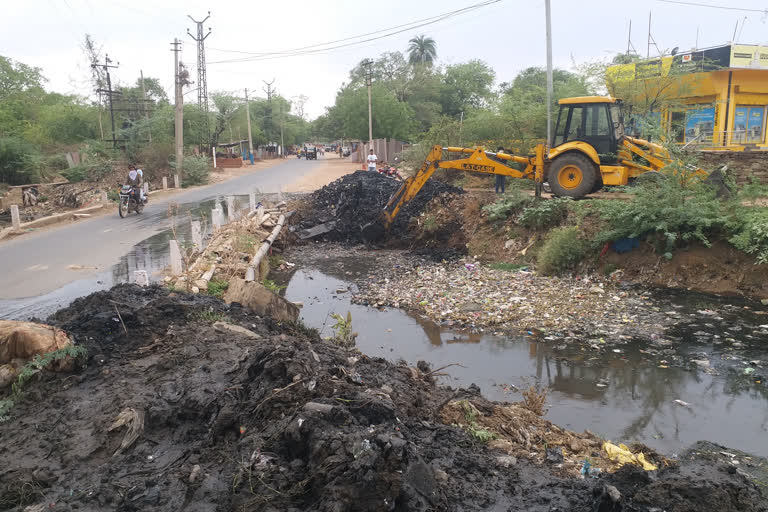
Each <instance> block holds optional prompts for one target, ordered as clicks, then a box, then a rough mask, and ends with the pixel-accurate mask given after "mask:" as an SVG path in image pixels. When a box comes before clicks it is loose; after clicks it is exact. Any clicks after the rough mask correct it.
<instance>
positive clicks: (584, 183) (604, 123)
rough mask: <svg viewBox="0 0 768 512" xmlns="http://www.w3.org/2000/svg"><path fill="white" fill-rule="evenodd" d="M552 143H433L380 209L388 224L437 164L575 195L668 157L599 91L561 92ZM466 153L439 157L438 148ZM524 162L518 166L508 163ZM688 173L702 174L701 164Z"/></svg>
mask: <svg viewBox="0 0 768 512" xmlns="http://www.w3.org/2000/svg"><path fill="white" fill-rule="evenodd" d="M559 105H560V113H559V115H558V117H557V124H556V127H555V137H554V144H553V147H552V148H550V149H549V150H548V151H547V149H546V148H545V146H544V144H539V145H537V146H536V150H535V153H534V155H533V156H519V155H508V154H505V153H493V152H490V151H485V149H484V148H482V147H478V148H459V147H447V148H444V147H441V146H434V147H433V148H432V150H431V151H430V152H429V155H428V156H427V158H426V160H425V161H424V163H423V164H422V166H421V168H419V170H418V172H417V173H416V174H415V175H414V176H412V177H410V178H408V179H407V180H405V182H403V185H402V186H401V187H400V189H399V190H397V191H396V192H395V193H394V194H393V195H392V197H390V198H389V201H388V202H387V205H386V206H385V207H384V211H383V212H382V215H381V220H382V223H383V224H384V226H385V227H389V226H390V225H391V224H392V221H394V219H395V217H396V216H397V213H398V212H399V211H400V208H402V207H403V205H404V204H405V203H407V202H408V201H410V200H411V199H413V198H414V197H415V196H416V194H418V193H419V190H421V187H423V186H424V183H426V181H427V180H428V179H429V178H430V176H432V174H433V173H434V172H435V171H436V170H437V169H459V170H462V171H470V172H479V173H484V174H501V175H504V176H511V177H513V178H525V179H529V180H533V181H535V182H536V183H539V184H541V183H544V182H545V181H546V182H548V183H549V186H550V188H551V189H552V192H553V193H554V194H555V195H556V196H561V197H573V198H580V197H584V196H585V195H587V194H590V193H592V192H596V191H597V190H600V188H602V187H603V186H604V185H614V186H615V185H626V184H627V183H629V180H630V179H633V178H637V177H638V176H640V175H642V174H645V173H648V172H653V173H658V172H659V170H661V169H662V168H663V167H665V166H666V165H667V164H669V163H670V161H671V159H670V156H669V152H668V151H667V150H666V149H665V148H664V147H663V146H660V145H658V144H654V143H652V142H649V141H647V140H642V139H636V138H633V137H629V136H628V135H625V134H624V121H623V119H622V115H621V109H620V101H619V100H617V99H615V98H610V97H603V96H583V97H578V98H565V99H561V100H560V101H559ZM444 152H446V153H461V154H463V155H465V156H463V157H459V158H457V159H453V160H442V157H443V153H444ZM510 162H517V163H519V164H522V165H523V166H525V168H524V169H523V170H522V171H519V170H517V169H515V168H513V167H511V166H510V165H509V164H510ZM692 171H693V173H695V174H701V175H705V173H704V172H703V171H701V170H700V169H692Z"/></svg>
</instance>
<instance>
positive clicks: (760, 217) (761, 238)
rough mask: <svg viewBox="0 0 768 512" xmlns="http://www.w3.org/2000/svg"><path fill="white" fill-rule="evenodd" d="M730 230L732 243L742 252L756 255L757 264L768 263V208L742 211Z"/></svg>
mask: <svg viewBox="0 0 768 512" xmlns="http://www.w3.org/2000/svg"><path fill="white" fill-rule="evenodd" d="M729 228H730V229H731V231H732V232H734V233H735V234H734V235H733V236H732V237H731V238H730V242H731V243H732V244H733V245H734V246H735V247H736V248H737V249H739V250H740V251H744V252H746V253H747V254H754V255H755V257H756V258H757V261H756V263H768V208H743V209H741V210H740V211H739V212H738V214H737V215H736V218H735V219H734V221H732V222H731V223H730V225H729Z"/></svg>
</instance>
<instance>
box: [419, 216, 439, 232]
mask: <svg viewBox="0 0 768 512" xmlns="http://www.w3.org/2000/svg"><path fill="white" fill-rule="evenodd" d="M422 227H423V229H424V231H425V232H427V233H432V232H433V231H436V230H437V218H436V217H435V216H434V215H432V214H431V213H430V214H428V215H426V216H425V217H424V224H422Z"/></svg>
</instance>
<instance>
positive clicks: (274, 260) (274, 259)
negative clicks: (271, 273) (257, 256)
mask: <svg viewBox="0 0 768 512" xmlns="http://www.w3.org/2000/svg"><path fill="white" fill-rule="evenodd" d="M283 263H285V260H284V259H283V258H282V256H280V255H279V254H273V255H271V256H270V257H269V266H270V268H277V267H279V266H280V265H282V264H283Z"/></svg>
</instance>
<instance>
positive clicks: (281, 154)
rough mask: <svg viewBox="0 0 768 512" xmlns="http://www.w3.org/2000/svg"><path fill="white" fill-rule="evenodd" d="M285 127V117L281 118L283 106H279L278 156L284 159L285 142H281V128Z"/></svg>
mask: <svg viewBox="0 0 768 512" xmlns="http://www.w3.org/2000/svg"><path fill="white" fill-rule="evenodd" d="M284 126H285V117H284V116H283V104H282V103H281V104H280V156H281V157H285V140H283V127H284Z"/></svg>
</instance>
